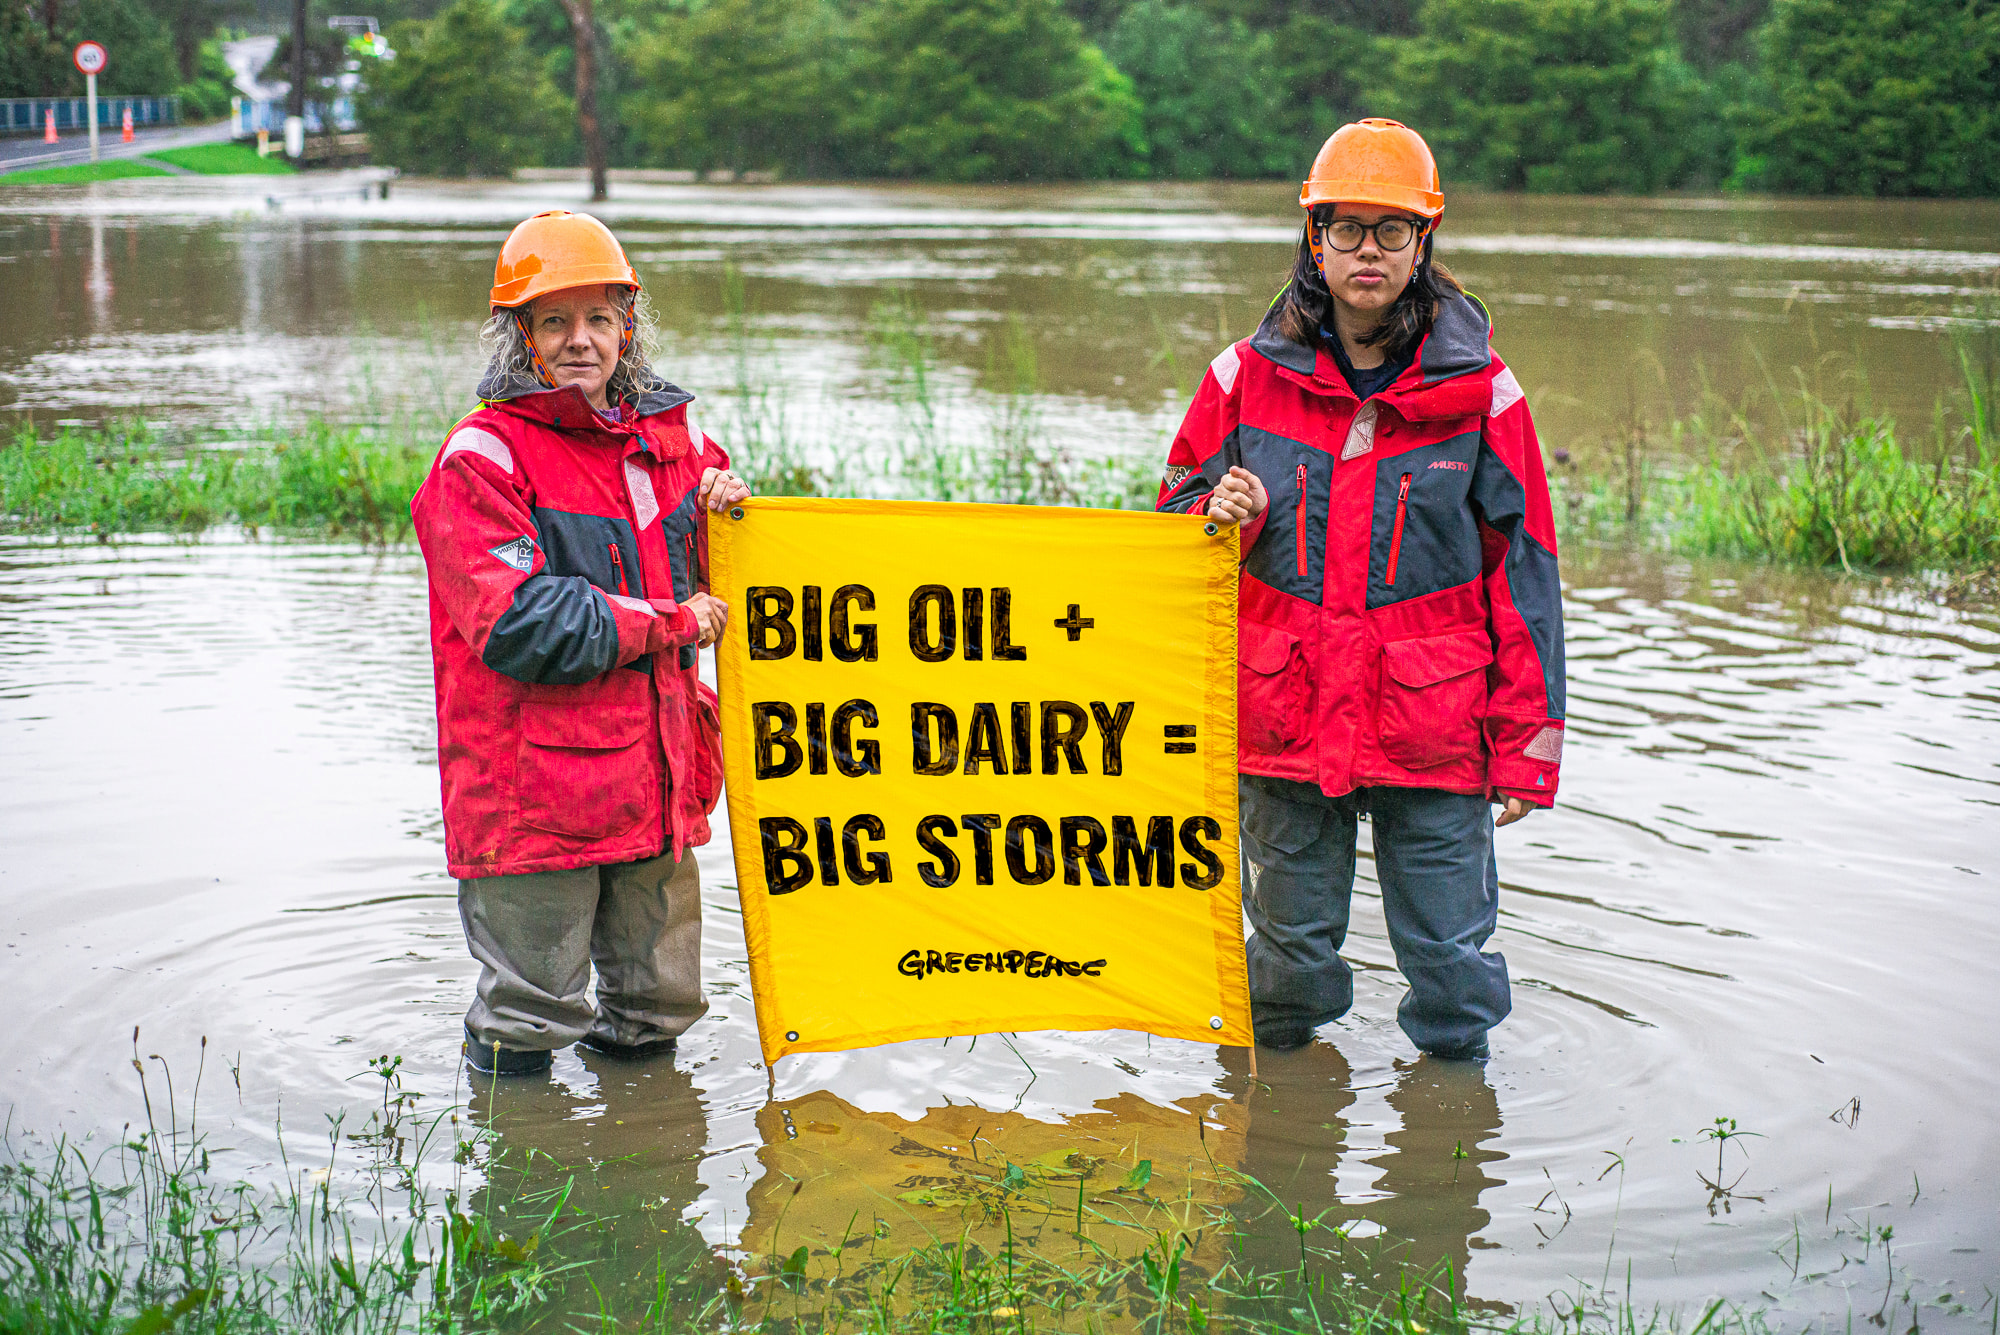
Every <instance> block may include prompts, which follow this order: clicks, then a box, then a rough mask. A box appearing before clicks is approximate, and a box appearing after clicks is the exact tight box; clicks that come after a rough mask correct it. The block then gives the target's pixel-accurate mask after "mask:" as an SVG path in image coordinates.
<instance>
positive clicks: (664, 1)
mask: <svg viewBox="0 0 2000 1335" xmlns="http://www.w3.org/2000/svg"><path fill="white" fill-rule="evenodd" d="M269 9H270V5H269V4H259V3H257V0H0V96H33V95H47V94H59V93H76V92H80V91H81V90H82V88H81V85H82V79H81V76H79V75H78V74H77V73H76V72H75V70H74V69H73V68H71V66H70V61H69V52H70V48H71V47H72V46H73V45H74V43H75V42H76V41H77V40H78V39H79V38H80V37H82V36H84V35H86V33H87V34H88V35H90V36H92V37H95V38H96V39H98V40H100V41H105V42H106V43H107V45H109V46H110V47H111V49H112V52H113V58H112V63H111V68H110V71H109V72H108V73H107V74H106V76H105V77H104V79H103V80H101V81H100V82H101V86H102V88H103V91H105V92H107V93H125V92H144V93H157V92H165V91H177V92H179V93H180V94H181V97H182V104H183V110H184V113H185V114H186V115H187V116H188V117H189V118H191V119H204V118H211V117H215V116H219V115H223V114H225V113H226V112H227V109H228V98H229V91H230V88H229V82H228V72H227V70H226V68H225V67H224V66H223V65H222V62H221V58H220V54H219V51H218V49H217V47H216V43H215V41H214V40H213V39H214V38H215V37H216V36H217V35H218V33H219V31H220V25H221V24H222V23H224V22H225V21H228V20H229V19H231V18H232V17H234V16H239V15H247V14H249V13H251V12H252V11H253V10H254V11H255V12H256V13H257V14H258V15H259V16H261V17H263V18H266V19H268V18H269V17H270V14H267V13H266V10H269ZM595 11H596V20H597V55H598V61H597V69H598V81H597V82H598V86H597V95H598V103H599V107H600V117H601V121H602V124H603V133H604V136H605V140H606V143H607V146H608V150H609V153H610V158H611V161H612V163H613V164H614V165H617V166H632V167H668V168H680V169H692V170H696V171H701V172H716V171H722V172H744V171H755V172H777V173H781V174H784V175H789V176H794V177H854V176H864V177H865V176H894V177H906V178H920V179H931V180H954V181H1011V180H1038V179H1062V178H1102V177H1122V176H1137V177H1146V176H1152V177H1166V178H1184V179H1186V178H1215V177H1285V176H1297V175H1300V174H1301V173H1302V172H1303V169H1304V167H1305V165H1306V164H1307V163H1308V162H1310V161H1311V158H1312V153H1313V150H1314V149H1315V148H1316V147H1317V146H1318V143H1319V141H1320V140H1322V139H1324V138H1325V136H1326V135H1327V134H1329V133H1330V132H1331V131H1332V130H1333V129H1334V128H1336V127H1337V126H1339V125H1340V124H1341V123H1343V122H1345V121H1348V120H1353V119H1356V118H1358V117H1360V116H1367V115H1391V116H1395V117H1398V118H1399V119H1402V120H1404V121H1406V122H1407V123H1409V124H1411V125H1414V126H1416V127H1417V128H1418V129H1419V130H1421V131H1422V132H1423V133H1424V135H1425V136H1426V137H1427V138H1428V139H1429V140H1430V141H1431V143H1432V145H1433V146H1434V147H1435V148H1436V149H1437V151H1438V156H1439V159H1440V164H1441V165H1442V167H1443V169H1444V172H1445V176H1446V180H1447V182H1448V183H1449V184H1454V185H1482V186H1487V187H1493V188H1504V189H1528V190H1539V191H1582V192H1637V191H1655V190H1663V189H1684V188H1703V187H1713V186H1717V185H1726V186H1728V187H1730V188H1733V189H1752V190H1766V189H1768V190H1778V191H1790V192H1800V193H1809V194H1859V195H1937V196H1978V195H1986V196H1991V195H1996V194H2000V0H1875V2H1873V3H1869V4H1850V3H1845V0H596V4H595ZM272 12H276V11H272ZM327 12H331V11H327ZM373 12H375V13H377V14H378V15H381V16H382V17H383V18H384V19H385V21H386V20H388V19H397V20H399V21H398V22H396V23H394V24H392V25H391V26H392V31H391V33H390V38H391V42H392V44H393V45H394V46H395V48H396V50H397V51H398V53H399V56H400V58H399V59H397V60H395V61H390V62H384V63H381V64H379V65H375V64H373V63H372V62H371V64H370V68H369V70H368V73H367V77H368V78H369V81H370V83H371V84H372V85H373V87H372V89H371V92H370V96H369V97H368V98H367V99H366V101H365V106H364V108H363V110H364V117H365V119H366V121H367V123H368V127H369V128H370V129H371V130H372V131H373V132H374V133H375V135H376V138H377V143H376V155H377V158H378V160H380V161H383V162H386V163H389V164H392V165H395V166H399V167H402V168H404V169H406V170H412V171H419V172H426V173H441V174H447V175H501V174H505V173H506V172H507V171H508V170H510V169H511V168H513V167H517V166H542V165H560V164H570V163H575V162H578V161H580V160H581V159H580V151H581V150H580V148H579V140H578V136H577V131H576V124H575V99H574V92H575V87H574V84H575V59H574V52H573V50H572V37H571V33H570V28H569V22H568V19H567V17H566V15H565V12H564V10H563V7H562V6H561V5H560V4H554V3H549V0H451V2H450V3H447V0H380V3H378V4H377V5H376V6H374V10H373ZM320 14H321V10H319V9H317V8H316V9H315V10H314V15H313V22H314V24H315V25H317V22H318V19H319V17H320ZM313 31H314V32H315V35H318V34H319V31H320V30H319V29H318V27H317V26H315V27H314V29H313ZM329 40H331V39H329ZM460 42H465V43H468V44H469V45H466V46H464V47H460V46H458V45H457V44H458V43H460ZM336 45H337V44H336ZM329 49H330V50H332V49H333V48H332V47H330V48H329ZM335 54H336V55H338V54H339V53H338V52H337V51H336V52H335Z"/></svg>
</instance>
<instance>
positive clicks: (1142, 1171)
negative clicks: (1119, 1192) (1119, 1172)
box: [1125, 1159, 1153, 1191]
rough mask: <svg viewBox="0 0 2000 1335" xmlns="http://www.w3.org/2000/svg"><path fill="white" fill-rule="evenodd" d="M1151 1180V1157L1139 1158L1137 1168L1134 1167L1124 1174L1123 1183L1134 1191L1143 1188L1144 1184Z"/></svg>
mask: <svg viewBox="0 0 2000 1335" xmlns="http://www.w3.org/2000/svg"><path fill="white" fill-rule="evenodd" d="M1152 1180H1153V1161H1152V1160H1151V1159H1141V1160H1139V1166H1138V1167H1137V1168H1134V1169H1133V1170H1132V1171H1131V1172H1129V1173H1127V1174H1125V1185H1126V1186H1128V1187H1131V1188H1132V1189H1133V1190H1135V1191H1137V1190H1140V1189H1142V1188H1144V1187H1145V1185H1146V1184H1147V1183H1148V1182H1151V1181H1152Z"/></svg>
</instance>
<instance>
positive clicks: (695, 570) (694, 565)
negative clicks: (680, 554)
mask: <svg viewBox="0 0 2000 1335" xmlns="http://www.w3.org/2000/svg"><path fill="white" fill-rule="evenodd" d="M687 554H688V587H689V588H691V589H699V588H700V587H701V558H700V553H699V552H697V551H696V549H695V542H694V533H693V532H692V531H690V532H689V533H688V535H687Z"/></svg>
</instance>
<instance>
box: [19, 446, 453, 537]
mask: <svg viewBox="0 0 2000 1335" xmlns="http://www.w3.org/2000/svg"><path fill="white" fill-rule="evenodd" d="M431 454H432V449H430V448H425V447H420V446H418V445H416V444H415V443H413V442H411V441H408V440H406V439H400V438H397V437H394V436H384V435H381V434H377V433H374V432H371V431H368V430H366V429H363V428H358V427H337V426H334V425H332V424H330V423H327V422H312V423H308V424H307V425H306V426H305V427H303V428H301V429H299V430H297V431H293V432H285V433H274V434H273V436H272V437H269V438H266V439H264V440H259V441H254V442H251V443H249V444H224V443H220V442H204V441H202V440H200V439H199V438H189V437H186V436H184V435H176V434H171V433H161V432H157V431H155V430H153V429H151V428H149V427H147V426H146V425H145V424H143V423H137V422H119V423H113V424H112V425H110V426H107V427H103V428H99V429H96V430H75V429H70V428H64V429H63V430H61V431H59V432H58V433H57V434H55V435H53V436H43V435H41V434H40V433H39V432H37V431H36V430H35V429H34V428H33V427H23V428H21V429H19V430H17V431H16V432H15V435H14V439H13V442H12V443H11V444H10V445H8V446H6V447H0V530H12V531H15V532H30V533H59V534H88V535H92V536H95V537H98V538H100V539H104V540H109V539H110V538H111V537H112V536H114V535H116V534H120V533H138V532H165V533H181V534H190V535H192V534H197V533H200V532H202V531H204V530H206V529H209V528H212V527H214V526H216V525H218V524H236V525H239V526H241V527H242V528H244V529H246V530H249V531H251V532H253V533H254V532H257V531H259V530H262V529H266V528H269V529H274V530H279V531H311V532H315V533H323V534H326V535H329V536H335V537H343V536H345V537H358V538H362V539H364V540H370V541H385V540H392V539H395V538H399V537H401V536H403V535H404V534H406V533H407V532H408V531H409V527H410V497H411V496H413V495H414V494H415V493H416V489H417V485H418V484H419V483H420V482H422V481H423V478H424V473H425V471H426V470H427V469H428V468H429V466H430V460H431Z"/></svg>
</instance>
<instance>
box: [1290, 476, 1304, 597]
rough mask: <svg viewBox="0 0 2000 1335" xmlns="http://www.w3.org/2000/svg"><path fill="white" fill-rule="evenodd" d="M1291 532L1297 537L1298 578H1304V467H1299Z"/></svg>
mask: <svg viewBox="0 0 2000 1335" xmlns="http://www.w3.org/2000/svg"><path fill="white" fill-rule="evenodd" d="M1292 532H1293V533H1294V534H1296V535H1297V536H1298V545H1299V578H1300V579H1304V578H1305V577H1306V466H1305V465H1304V464H1300V465H1299V502H1298V506H1297V508H1296V509H1294V510H1293V511H1292Z"/></svg>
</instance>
